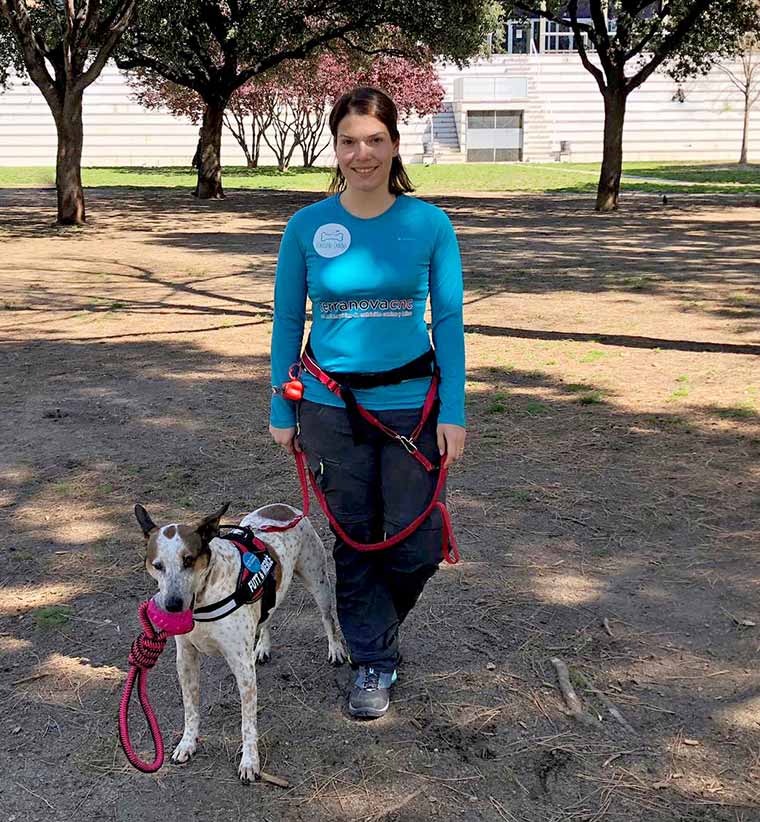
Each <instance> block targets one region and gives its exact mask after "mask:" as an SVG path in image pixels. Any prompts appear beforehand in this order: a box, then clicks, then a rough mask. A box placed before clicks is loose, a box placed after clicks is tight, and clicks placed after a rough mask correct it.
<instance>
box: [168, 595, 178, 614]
mask: <svg viewBox="0 0 760 822" xmlns="http://www.w3.org/2000/svg"><path fill="white" fill-rule="evenodd" d="M166 610H167V611H169V613H172V614H176V613H179V612H180V611H181V610H182V598H181V597H167V598H166Z"/></svg>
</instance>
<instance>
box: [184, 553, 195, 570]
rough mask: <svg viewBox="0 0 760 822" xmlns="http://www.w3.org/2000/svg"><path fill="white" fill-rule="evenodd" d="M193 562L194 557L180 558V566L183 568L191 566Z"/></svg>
mask: <svg viewBox="0 0 760 822" xmlns="http://www.w3.org/2000/svg"><path fill="white" fill-rule="evenodd" d="M194 564H195V557H190V556H187V557H185V558H184V559H183V560H182V567H183V568H192V567H193V565H194Z"/></svg>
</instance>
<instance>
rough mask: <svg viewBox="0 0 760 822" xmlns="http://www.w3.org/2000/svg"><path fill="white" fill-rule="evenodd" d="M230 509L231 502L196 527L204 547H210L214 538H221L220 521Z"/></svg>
mask: <svg viewBox="0 0 760 822" xmlns="http://www.w3.org/2000/svg"><path fill="white" fill-rule="evenodd" d="M229 507H230V504H229V502H225V503H224V505H223V506H222V507H221V508H220V509H219V510H218V511H216V512H215V513H213V514H209V515H208V516H207V517H204V518H203V519H202V520H201V521H200V522H199V523H198V524H197V525H196V526H195V530H196V531H197V532H198V535H199V536H200V538H201V540H202V542H203V544H204V545H208V543H209V542H211V540H212V539H213V538H214V537H218V536H219V520H220V519H221V518H222V517H223V516H224V513H225V512H226V511H227V509H228V508H229Z"/></svg>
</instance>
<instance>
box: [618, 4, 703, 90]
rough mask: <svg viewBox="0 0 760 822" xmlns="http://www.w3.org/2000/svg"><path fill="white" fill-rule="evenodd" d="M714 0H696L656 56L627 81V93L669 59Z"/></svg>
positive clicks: (663, 42) (664, 41) (661, 45)
mask: <svg viewBox="0 0 760 822" xmlns="http://www.w3.org/2000/svg"><path fill="white" fill-rule="evenodd" d="M711 2H712V0H696V2H695V3H694V5H693V6H692V7H691V9H690V10H689V12H688V14H685V15H684V16H683V17H682V18H681V21H680V22H679V23H678V25H677V26H676V27H675V28H674V29H673V30H672V31H671V32H670V34H668V36H667V37H666V38H665V39H664V40H663V41H662V43H661V44H660V47H659V49H658V51H657V53H656V54H655V56H654V57H653V58H652V59H651V60H650V61H649V62H648V63H647V64H646V65H644V66H643V67H642V68H641V69H640V70H639V71H638V72H637V73H636V74H634V75H633V76H632V77H630V78H629V79H628V81H627V82H626V93H627V94H630V93H631V92H632V91H633V90H634V89H637V88H638V87H639V86H640V85H641V84H642V83H643V82H644V81H645V80H647V79H648V78H649V77H650V76H651V75H652V74H654V72H655V71H656V70H657V69H658V68H659V67H660V66H661V65H662V64H663V63H664V62H665V60H667V58H668V57H669V56H670V54H672V52H673V51H674V50H675V49H676V48H677V47H678V46H679V45H680V43H681V42H682V41H683V39H684V37H686V35H687V34H688V32H689V29H690V28H691V27H692V26H693V25H694V23H695V22H696V20H697V18H698V17H699V15H700V14H702V13H703V12H704V11H705V10H706V9H707V7H708V6H709V5H710V3H711Z"/></svg>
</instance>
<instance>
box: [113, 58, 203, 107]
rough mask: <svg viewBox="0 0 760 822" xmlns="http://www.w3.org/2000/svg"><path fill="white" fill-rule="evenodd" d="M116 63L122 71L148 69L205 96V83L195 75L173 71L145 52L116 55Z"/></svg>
mask: <svg viewBox="0 0 760 822" xmlns="http://www.w3.org/2000/svg"><path fill="white" fill-rule="evenodd" d="M116 65H117V66H118V67H119V68H120V69H121V70H122V71H134V70H135V69H141V68H144V69H148V70H149V71H152V72H154V73H155V74H158V75H159V76H160V77H163V78H165V79H166V80H169V81H170V82H172V83H176V84H177V85H178V86H186V87H187V88H191V89H192V90H193V91H197V92H198V94H200V95H201V97H205V95H206V94H207V93H208V84H207V83H201V82H199V81H198V79H197V78H196V77H194V76H192V75H191V74H189V73H188V74H185V73H182V72H177V71H174V70H173V69H171V68H170V67H168V66H167V65H166V64H165V63H162V62H160V61H159V60H156V59H154V58H153V57H148V55H145V54H141V55H139V56H137V57H134V58H131V57H123V56H117V57H116Z"/></svg>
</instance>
